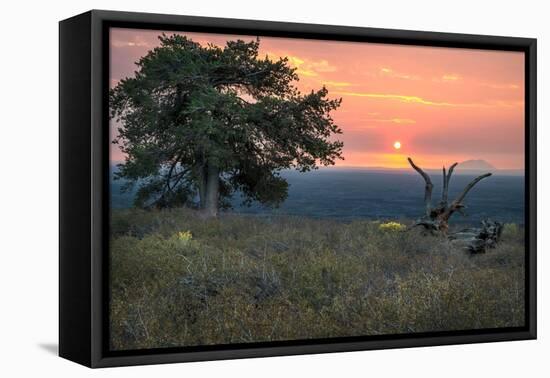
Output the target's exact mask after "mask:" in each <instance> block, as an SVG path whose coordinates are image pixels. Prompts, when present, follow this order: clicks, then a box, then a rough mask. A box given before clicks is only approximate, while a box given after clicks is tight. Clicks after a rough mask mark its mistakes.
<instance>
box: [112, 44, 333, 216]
mask: <svg viewBox="0 0 550 378" xmlns="http://www.w3.org/2000/svg"><path fill="white" fill-rule="evenodd" d="M160 42H161V44H160V46H159V47H157V48H155V49H153V50H151V51H150V52H149V53H148V54H147V55H146V56H144V57H143V58H141V59H140V60H139V62H137V66H138V69H137V71H136V73H135V77H133V78H126V79H124V80H121V81H120V83H119V84H118V85H117V86H116V87H115V88H114V89H113V90H111V93H110V115H111V118H112V119H113V120H116V121H117V122H118V124H119V125H120V127H119V128H118V132H119V136H118V138H117V139H116V140H115V141H114V143H117V144H119V145H120V147H121V149H122V151H123V152H124V153H125V154H126V155H127V158H126V161H125V163H124V164H123V165H122V166H121V169H120V172H119V174H118V175H119V176H120V177H123V178H125V179H127V180H129V181H130V184H129V185H134V184H136V183H138V185H140V187H141V190H140V195H139V196H138V200H137V201H136V202H137V205H141V206H143V205H146V204H157V205H161V206H168V205H172V206H179V205H182V204H185V203H190V202H192V201H194V200H195V198H197V197H198V198H199V199H200V201H199V205H200V206H201V207H203V208H207V207H213V206H214V205H215V207H217V206H219V203H218V202H219V201H221V202H223V200H224V198H227V197H228V196H230V195H231V194H232V192H233V191H235V190H240V191H241V192H242V193H243V194H244V196H245V198H246V199H247V200H249V201H259V202H261V203H263V204H266V205H274V206H276V205H277V204H279V203H280V202H281V201H283V200H284V199H285V198H286V195H287V183H286V181H285V180H284V179H283V178H281V177H280V175H279V172H280V170H282V169H288V168H295V169H298V170H300V171H308V170H310V169H314V168H316V166H317V165H318V164H322V165H332V164H334V162H335V160H336V159H338V158H341V150H342V143H341V142H339V141H336V140H333V138H331V137H332V136H333V135H334V134H338V133H341V130H340V129H339V128H338V126H337V125H335V124H334V122H333V120H332V118H331V117H330V113H331V112H332V111H333V110H335V109H337V108H338V107H339V106H340V101H341V100H331V99H329V98H328V91H327V90H326V88H324V87H323V88H321V89H320V90H318V91H316V92H315V91H312V92H311V93H308V94H301V93H300V92H299V91H298V90H297V89H296V87H295V86H294V83H295V82H296V80H298V76H297V75H296V73H295V69H294V68H291V67H290V66H289V65H288V61H287V59H286V58H281V59H279V60H277V61H273V60H271V59H269V58H268V57H265V58H261V57H259V56H258V49H259V43H260V42H259V40H257V41H252V42H244V41H241V40H238V41H229V42H227V44H226V46H225V47H224V48H220V47H217V46H213V45H209V46H206V47H203V46H201V45H200V44H198V43H195V42H193V41H192V40H190V39H188V38H186V37H183V36H179V35H172V36H162V37H160ZM213 181H215V182H213ZM182 188H183V189H182ZM216 199H217V201H216ZM209 200H212V201H216V204H213V203H209Z"/></svg>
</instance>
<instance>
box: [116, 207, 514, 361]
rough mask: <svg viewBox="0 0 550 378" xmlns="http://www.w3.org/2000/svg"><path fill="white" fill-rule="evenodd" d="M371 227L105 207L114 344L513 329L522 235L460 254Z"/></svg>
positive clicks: (432, 241) (397, 230)
mask: <svg viewBox="0 0 550 378" xmlns="http://www.w3.org/2000/svg"><path fill="white" fill-rule="evenodd" d="M380 225H381V223H380V222H375V221H366V220H365V221H363V220H357V221H351V222H339V221H334V220H317V219H309V218H303V217H282V216H281V217H271V218H269V217H266V218H259V217H251V216H243V215H230V214H225V215H222V216H220V217H219V218H217V219H201V218H200V217H198V216H197V215H196V212H195V211H193V210H186V209H174V210H162V211H161V210H158V211H143V210H136V209H131V210H115V211H113V214H112V224H111V241H110V243H111V247H110V256H111V258H110V284H111V299H110V327H111V332H110V334H111V340H110V342H111V347H112V349H114V350H122V349H140V348H159V347H172V346H192V345H209V344H229V343H247V342H261V341H276V340H295V339H311V338H328V337H342V336H359V335H380V334H400V333H414V332H427V331H447V330H467V329H479V328H497V327H512V326H522V325H523V324H524V312H525V311H524V255H525V253H524V235H523V228H522V227H520V226H518V225H515V224H514V225H507V226H506V227H505V231H504V233H503V240H502V241H501V242H500V243H499V245H498V246H497V248H495V249H492V250H489V251H488V252H487V253H486V254H481V255H475V256H471V255H469V254H468V253H466V252H464V251H462V250H460V249H456V247H453V246H452V245H451V244H450V243H449V242H447V241H446V239H445V238H439V237H436V236H430V235H423V234H422V233H421V232H420V230H414V229H413V230H407V229H405V228H404V227H397V226H395V227H389V226H388V227H389V229H391V232H388V230H385V228H388V227H384V226H382V227H381V226H380Z"/></svg>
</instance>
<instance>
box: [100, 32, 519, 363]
mask: <svg viewBox="0 0 550 378" xmlns="http://www.w3.org/2000/svg"><path fill="white" fill-rule="evenodd" d="M107 47H108V72H107V76H108V86H109V88H108V119H109V121H108V123H107V124H106V125H104V127H107V128H108V132H106V134H108V139H109V140H108V142H107V141H106V142H105V143H106V144H107V143H108V147H106V148H107V149H108V150H109V151H108V172H105V175H106V176H107V175H108V183H107V186H108V196H107V198H106V202H107V203H108V234H107V235H106V239H107V245H108V248H107V251H106V256H107V258H106V259H107V265H108V270H107V271H106V275H107V292H108V302H107V304H106V306H107V314H108V320H107V323H108V324H107V339H108V340H107V345H108V349H109V350H110V351H112V352H121V351H140V350H142V351H143V350H151V349H162V348H184V347H208V346H231V345H240V346H242V345H251V346H253V345H254V344H258V343H263V344H262V345H269V343H277V342H296V341H307V340H310V341H315V340H317V341H327V340H328V341H330V340H340V341H345V340H350V339H353V338H355V339H357V338H361V337H381V336H388V337H391V336H394V337H395V336H397V335H438V334H444V333H448V332H462V331H473V330H478V331H479V330H505V329H518V328H521V327H526V326H527V319H526V317H527V309H526V295H527V294H526V261H527V260H526V256H527V247H526V240H527V237H528V235H527V236H526V227H527V223H528V220H527V210H526V206H527V205H526V191H527V189H526V185H527V184H526V183H527V180H526V166H528V162H526V156H527V151H526V144H527V143H528V141H526V128H527V125H526V101H527V99H526V53H525V52H524V51H511V50H504V49H484V48H461V47H460V48H459V47H445V46H427V45H415V44H398V43H375V42H354V41H342V40H328V39H327V40H321V39H315V38H296V37H280V36H264V35H244V34H234V35H233V34H220V33H213V32H201V31H196V30H195V31H189V32H187V31H182V30H164V29H159V30H157V29H151V28H147V29H145V28H126V27H110V28H109V29H108V46H107ZM106 170H107V169H106ZM266 343H267V344H266Z"/></svg>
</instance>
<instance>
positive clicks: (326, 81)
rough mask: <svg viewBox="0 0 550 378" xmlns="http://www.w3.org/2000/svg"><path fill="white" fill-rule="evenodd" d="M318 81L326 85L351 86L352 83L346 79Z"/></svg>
mask: <svg viewBox="0 0 550 378" xmlns="http://www.w3.org/2000/svg"><path fill="white" fill-rule="evenodd" d="M319 82H320V83H322V84H323V85H325V86H327V87H351V86H352V85H353V84H352V83H348V82H346V81H330V80H320V81H319Z"/></svg>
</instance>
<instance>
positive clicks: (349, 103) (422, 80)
mask: <svg viewBox="0 0 550 378" xmlns="http://www.w3.org/2000/svg"><path fill="white" fill-rule="evenodd" d="M160 33H162V32H159V31H150V30H136V29H118V28H116V29H111V73H110V78H111V86H114V85H116V83H117V82H118V80H120V79H121V78H124V77H129V76H132V75H133V73H134V71H135V69H136V66H135V65H134V62H136V61H137V60H138V59H139V58H140V57H141V56H143V55H145V54H146V53H147V51H148V50H150V49H151V48H153V47H155V46H157V45H158V38H157V37H158V35H159V34H160ZM166 33H167V34H172V32H166ZM181 34H185V35H187V36H189V37H190V38H191V39H193V40H194V41H196V42H200V43H208V42H210V43H214V44H217V45H224V44H225V41H227V40H231V39H237V38H240V39H244V40H249V39H253V38H255V37H246V36H231V35H219V34H204V33H181ZM260 51H261V54H262V55H266V54H267V55H269V56H272V57H274V58H276V57H279V56H287V57H289V59H290V63H291V65H292V66H294V67H296V68H297V73H298V76H299V77H300V81H299V82H298V83H297V84H296V85H297V87H298V88H299V89H300V90H301V91H303V92H306V91H310V90H311V89H319V88H321V87H322V86H323V85H325V86H326V87H327V89H328V90H329V96H330V97H334V98H338V97H341V98H342V99H343V101H342V106H341V107H340V108H339V109H338V110H336V111H335V112H334V113H333V118H334V120H335V121H336V123H337V124H338V125H339V126H340V128H341V129H342V130H343V134H342V135H339V136H338V139H340V140H342V141H343V142H344V149H343V155H344V158H345V160H343V161H338V163H337V165H338V166H354V167H359V166H361V167H406V166H407V161H406V156H411V157H413V158H414V159H415V161H416V162H417V163H418V164H420V165H422V166H423V167H425V168H440V167H441V166H442V165H443V164H446V165H450V164H451V163H453V162H455V161H458V162H460V161H463V160H468V159H483V160H486V161H488V162H489V163H491V164H492V165H493V166H495V167H496V168H499V169H522V168H523V167H524V85H525V83H524V55H523V53H521V52H502V51H488V50H469V49H456V48H455V49H451V48H439V47H437V48H436V47H417V46H403V45H384V44H372V43H355V42H336V41H316V40H304V39H289V38H271V37H261V39H260ZM112 129H114V127H112ZM112 132H113V133H114V132H115V131H112ZM395 141H399V142H401V149H399V150H396V149H395V148H394V147H393V144H394V142H395ZM123 158H124V157H123V155H122V154H121V152H120V151H119V150H118V147H117V146H113V147H112V148H111V160H113V161H120V160H123Z"/></svg>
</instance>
